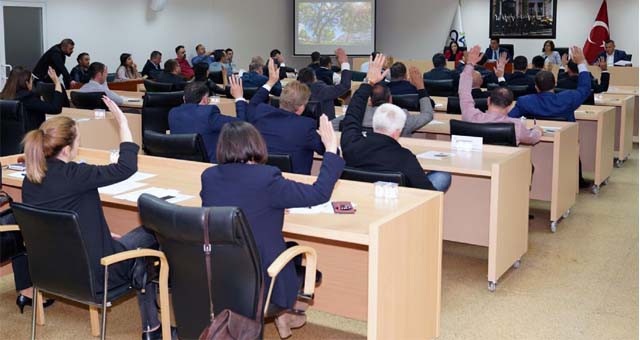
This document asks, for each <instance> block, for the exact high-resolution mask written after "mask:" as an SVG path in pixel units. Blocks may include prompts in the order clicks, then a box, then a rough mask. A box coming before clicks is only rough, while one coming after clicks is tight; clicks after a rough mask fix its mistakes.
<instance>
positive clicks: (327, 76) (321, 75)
mask: <svg viewBox="0 0 640 340" xmlns="http://www.w3.org/2000/svg"><path fill="white" fill-rule="evenodd" d="M316 79H318V80H319V81H323V82H324V83H325V84H327V85H333V71H332V70H330V69H328V68H324V67H318V68H317V69H316Z"/></svg>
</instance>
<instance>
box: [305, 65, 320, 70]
mask: <svg viewBox="0 0 640 340" xmlns="http://www.w3.org/2000/svg"><path fill="white" fill-rule="evenodd" d="M307 67H308V68H310V69H312V70H314V71H316V70H317V69H319V68H320V64H319V63H311V64H309V65H307Z"/></svg>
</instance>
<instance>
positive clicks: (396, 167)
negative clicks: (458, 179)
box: [340, 55, 451, 192]
mask: <svg viewBox="0 0 640 340" xmlns="http://www.w3.org/2000/svg"><path fill="white" fill-rule="evenodd" d="M384 62H385V57H384V56H383V55H378V56H376V58H375V59H374V60H372V61H370V62H369V71H368V72H367V80H366V82H364V83H363V84H362V85H361V86H360V88H359V89H358V91H356V93H355V94H354V95H353V98H352V99H351V103H350V104H349V109H348V110H347V114H346V117H345V118H344V124H343V125H344V126H343V129H342V137H341V139H340V144H341V146H342V154H343V156H344V159H345V161H346V163H347V166H349V167H352V168H357V169H361V170H368V171H378V172H401V173H402V174H403V175H404V176H405V179H406V182H407V183H406V184H407V186H409V187H412V188H418V189H427V190H438V191H443V192H444V191H447V189H449V186H450V185H451V175H450V174H448V173H446V172H438V171H432V172H430V173H428V174H426V175H425V173H424V170H423V169H422V166H421V165H420V162H418V159H417V158H416V156H415V155H414V154H413V153H412V152H411V151H409V150H408V149H405V148H403V147H402V146H401V145H400V143H399V142H398V139H399V138H400V135H401V133H402V129H403V128H404V126H405V122H406V120H407V115H406V113H405V112H404V110H402V109H401V108H399V107H398V106H395V105H393V104H389V103H386V104H383V105H380V106H379V107H378V108H377V109H376V111H375V113H374V114H373V121H372V125H373V133H366V134H365V133H363V131H362V119H363V117H364V114H365V111H366V106H367V100H368V99H369V96H370V95H371V92H372V89H373V86H374V85H375V84H378V83H379V82H381V81H382V80H384V79H385V77H386V75H387V73H388V72H389V71H388V70H387V71H385V72H384V73H383V72H382V66H383V65H384Z"/></svg>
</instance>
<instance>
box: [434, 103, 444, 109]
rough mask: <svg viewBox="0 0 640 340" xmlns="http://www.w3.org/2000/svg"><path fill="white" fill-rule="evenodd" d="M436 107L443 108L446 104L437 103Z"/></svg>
mask: <svg viewBox="0 0 640 340" xmlns="http://www.w3.org/2000/svg"><path fill="white" fill-rule="evenodd" d="M436 107H437V108H442V107H444V104H441V103H437V104H436Z"/></svg>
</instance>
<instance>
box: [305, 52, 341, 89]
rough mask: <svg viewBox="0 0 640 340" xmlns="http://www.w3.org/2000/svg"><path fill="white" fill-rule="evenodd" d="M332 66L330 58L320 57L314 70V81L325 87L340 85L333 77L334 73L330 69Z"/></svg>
mask: <svg viewBox="0 0 640 340" xmlns="http://www.w3.org/2000/svg"><path fill="white" fill-rule="evenodd" d="M332 66H333V65H331V57H329V56H322V57H320V62H319V63H318V68H316V69H315V72H316V79H318V80H319V81H322V82H324V83H325V84H327V85H335V84H336V83H340V81H339V79H338V77H335V76H334V74H335V73H334V72H333V70H332V69H331V67H332ZM311 69H313V68H311ZM335 80H338V81H335Z"/></svg>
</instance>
